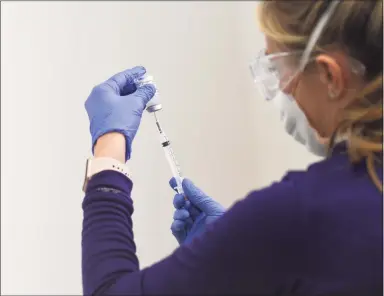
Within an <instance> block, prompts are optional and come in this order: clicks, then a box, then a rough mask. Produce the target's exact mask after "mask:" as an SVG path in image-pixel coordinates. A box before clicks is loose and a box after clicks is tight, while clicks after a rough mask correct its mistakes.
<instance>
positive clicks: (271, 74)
mask: <svg viewBox="0 0 384 296" xmlns="http://www.w3.org/2000/svg"><path fill="white" fill-rule="evenodd" d="M299 54H300V52H280V53H274V54H269V55H266V54H265V50H261V51H260V52H259V54H258V55H257V56H256V57H255V58H254V60H253V61H252V62H251V64H250V66H249V67H250V70H251V74H252V77H253V80H254V82H255V84H256V87H257V89H258V91H259V92H260V94H261V95H262V96H263V97H264V98H266V99H267V100H271V99H273V98H274V97H275V96H276V94H277V93H278V92H279V91H280V90H283V89H284V88H285V87H286V86H287V85H288V84H289V83H290V82H291V81H292V80H293V79H294V77H295V76H296V74H297V73H298V66H297V58H300V55H299ZM295 55H296V59H295ZM294 60H296V63H295V62H294ZM295 64H296V65H295Z"/></svg>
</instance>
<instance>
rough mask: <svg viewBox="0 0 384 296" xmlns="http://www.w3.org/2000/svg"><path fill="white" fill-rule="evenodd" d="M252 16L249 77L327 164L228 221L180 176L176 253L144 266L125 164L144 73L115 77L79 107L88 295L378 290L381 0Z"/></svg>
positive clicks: (253, 197) (252, 200)
mask: <svg viewBox="0 0 384 296" xmlns="http://www.w3.org/2000/svg"><path fill="white" fill-rule="evenodd" d="M259 20H260V27H261V29H262V31H263V33H264V34H265V38H266V44H267V48H266V50H265V52H263V53H262V55H261V56H259V57H258V59H256V60H255V62H254V63H253V64H252V66H251V69H252V72H253V74H254V78H255V82H256V83H257V85H258V86H259V87H260V89H261V90H262V91H263V93H264V94H265V96H266V98H267V99H270V100H272V102H274V103H276V106H277V107H278V108H279V110H280V112H281V115H282V119H283V122H284V124H285V128H286V130H287V132H289V133H290V134H292V136H293V137H294V138H295V139H296V140H298V141H300V142H301V143H303V144H305V145H307V147H308V149H310V150H311V151H312V152H314V153H316V154H321V155H322V154H324V152H327V151H328V156H327V157H326V158H325V159H324V160H323V161H320V162H319V163H316V164H314V165H311V166H310V167H309V169H308V170H307V171H296V172H288V173H287V174H286V176H285V177H284V178H283V179H282V180H281V181H280V182H276V183H273V184H272V185H271V186H269V187H266V188H263V189H261V190H255V191H253V192H251V193H250V194H249V195H248V196H247V197H246V198H244V199H243V200H241V201H239V202H237V203H236V204H235V205H234V206H233V207H232V208H231V209H229V210H228V211H226V212H225V213H224V209H223V207H221V206H220V205H219V204H218V203H216V202H215V201H214V200H213V199H211V198H210V197H208V196H206V195H205V194H204V193H203V192H201V191H200V190H199V189H198V188H197V187H195V186H194V185H193V183H192V182H191V181H189V180H187V179H185V180H184V181H183V188H184V192H185V196H186V197H187V201H186V200H185V199H184V196H180V195H178V194H176V196H175V199H174V205H175V207H176V212H175V216H174V219H175V220H174V223H173V224H172V231H173V233H174V235H175V236H176V238H177V239H178V241H179V242H180V244H181V246H180V247H179V248H178V249H177V250H176V251H175V252H174V253H173V254H172V255H170V256H169V257H167V258H164V259H163V260H162V261H160V262H158V263H156V264H154V265H153V266H150V267H148V268H145V269H144V270H140V269H139V263H138V259H137V257H136V254H135V243H134V239H133V232H132V220H131V215H132V212H133V199H132V198H131V189H132V181H131V180H130V179H129V172H128V169H127V167H126V166H125V165H124V164H123V163H124V162H125V161H126V160H129V159H130V156H131V143H132V141H133V138H134V136H135V133H136V131H137V129H138V127H139V123H140V118H141V115H142V113H143V110H144V108H145V105H146V103H147V102H148V101H149V100H150V99H151V98H152V96H153V94H154V92H155V90H154V88H153V87H152V86H151V85H146V86H142V87H140V88H138V89H136V87H135V85H134V82H133V81H134V79H135V78H138V77H140V76H142V75H143V74H144V73H145V69H144V68H142V67H136V68H134V69H131V70H127V71H125V72H122V73H119V74H117V75H115V76H113V77H112V78H111V79H109V80H108V81H106V82H104V83H102V84H100V85H99V86H97V87H95V88H94V90H93V91H92V93H91V95H90V96H89V98H88V100H87V102H86V109H87V112H88V115H89V118H90V126H91V134H92V140H93V148H94V150H93V151H94V158H93V159H92V160H90V161H89V162H88V170H87V178H86V181H87V182H86V184H85V190H86V196H85V199H84V202H83V210H84V223H83V233H82V235H83V241H82V252H83V261H82V264H83V288H84V293H85V294H86V295H89V294H103V295H104V294H106V295H110V294H119V295H123V294H124V295H127V294H137V295H147V294H148V295H149V294H157V295H168V294H176V295H184V294H209V293H212V294H216V295H221V294H232V295H241V294H253V295H305V296H309V295H359V296H361V295H382V281H383V278H382V260H383V257H382V255H383V253H382V239H383V233H382V231H383V229H382V206H383V204H382V178H383V176H382V171H381V167H382V149H383V147H382V146H383V144H382V141H383V127H382V124H383V114H382V104H383V96H382V71H383V64H382V62H383V56H382V54H383V52H382V50H383V45H382V37H383V25H382V20H383V17H382V1H381V0H378V1H365V2H362V1H345V2H340V3H339V2H335V1H266V2H262V3H261V4H260V7H259ZM174 185H175V184H174V180H172V181H171V186H172V187H174ZM218 217H220V218H219V219H217V218H218ZM214 220H215V221H214ZM212 221H214V223H211V222H212Z"/></svg>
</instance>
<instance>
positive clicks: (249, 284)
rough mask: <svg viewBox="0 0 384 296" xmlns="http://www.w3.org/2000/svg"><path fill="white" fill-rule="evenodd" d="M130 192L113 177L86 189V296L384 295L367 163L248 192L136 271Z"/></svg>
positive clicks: (340, 164) (333, 163) (374, 193)
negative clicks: (202, 230)
mask: <svg viewBox="0 0 384 296" xmlns="http://www.w3.org/2000/svg"><path fill="white" fill-rule="evenodd" d="M379 176H380V178H381V180H382V178H383V176H382V171H381V170H380V171H379ZM131 190H132V182H131V181H130V180H129V179H127V178H126V177H124V176H123V175H121V174H119V173H117V172H113V171H104V172H101V173H99V174H97V175H95V176H94V177H93V178H92V179H91V181H90V183H89V186H88V190H87V193H86V196H85V199H84V202H83V210H84V221H83V233H82V274H83V289H84V294H85V295H90V294H103V295H111V294H119V295H131V294H135V295H155V294H156V295H170V294H176V295H185V294H207V293H214V294H216V295H223V294H232V295H241V294H253V295H303V296H311V295H337V296H342V295H348V296H353V295H356V296H365V295H367V296H368V295H369V296H374V295H382V288H383V287H382V285H383V252H382V248H383V220H382V219H383V197H382V194H381V193H380V192H379V190H378V189H377V188H376V187H375V186H374V185H373V182H372V181H371V179H370V178H369V176H368V174H367V171H366V168H365V165H364V164H361V165H358V166H356V167H352V166H351V165H350V164H349V162H348V158H347V155H346V154H344V153H342V152H340V151H339V152H337V153H335V154H334V155H333V156H332V157H331V158H329V159H326V160H324V161H321V162H319V163H316V164H313V165H311V166H310V167H309V168H308V170H307V171H295V172H288V173H287V175H286V176H285V177H284V178H283V179H282V180H281V181H280V182H276V183H273V184H272V185H271V186H269V187H266V188H263V189H261V190H256V191H253V192H251V193H250V194H249V195H248V196H247V197H246V198H244V199H243V200H241V201H239V202H237V203H236V204H235V205H234V206H233V207H232V208H231V209H229V210H228V211H227V212H226V213H225V215H223V216H222V217H221V218H219V219H218V220H217V221H216V222H215V223H213V224H212V225H210V226H209V227H208V229H207V231H206V233H204V234H203V235H202V236H201V237H200V238H197V239H195V240H194V241H193V242H192V243H191V244H190V245H188V246H181V247H179V248H178V249H176V250H175V251H174V252H173V253H172V254H171V255H170V256H168V257H167V258H164V259H162V260H161V261H159V262H158V263H156V264H154V265H152V266H150V267H148V268H145V269H143V270H140V268H139V260H138V258H137V256H136V247H135V242H134V238H133V231H132V219H131V216H132V213H133V201H132V198H131ZM133 199H134V197H133ZM170 235H171V234H170ZM155 247H156V246H154V248H155Z"/></svg>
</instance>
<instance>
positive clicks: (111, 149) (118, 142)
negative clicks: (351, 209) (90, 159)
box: [94, 132, 126, 163]
mask: <svg viewBox="0 0 384 296" xmlns="http://www.w3.org/2000/svg"><path fill="white" fill-rule="evenodd" d="M125 150H126V140H125V136H124V135H123V134H121V133H117V132H111V133H107V134H105V135H102V136H101V137H100V138H98V139H97V141H96V144H95V147H94V157H110V158H113V159H116V160H118V161H120V162H122V163H125Z"/></svg>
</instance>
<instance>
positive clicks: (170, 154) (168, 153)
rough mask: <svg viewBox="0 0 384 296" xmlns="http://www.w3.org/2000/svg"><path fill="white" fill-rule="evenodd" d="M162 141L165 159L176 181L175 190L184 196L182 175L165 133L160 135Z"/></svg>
mask: <svg viewBox="0 0 384 296" xmlns="http://www.w3.org/2000/svg"><path fill="white" fill-rule="evenodd" d="M160 141H161V145H162V146H163V150H164V153H165V157H166V159H167V161H168V164H169V166H170V167H171V171H172V176H173V177H174V178H175V180H176V185H177V186H176V188H174V189H176V191H177V193H179V194H184V191H183V186H182V181H183V179H182V175H181V172H180V168H179V165H178V163H177V160H176V158H175V154H174V152H173V150H172V147H171V143H170V142H169V140H168V138H167V136H166V135H165V134H164V133H160Z"/></svg>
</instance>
